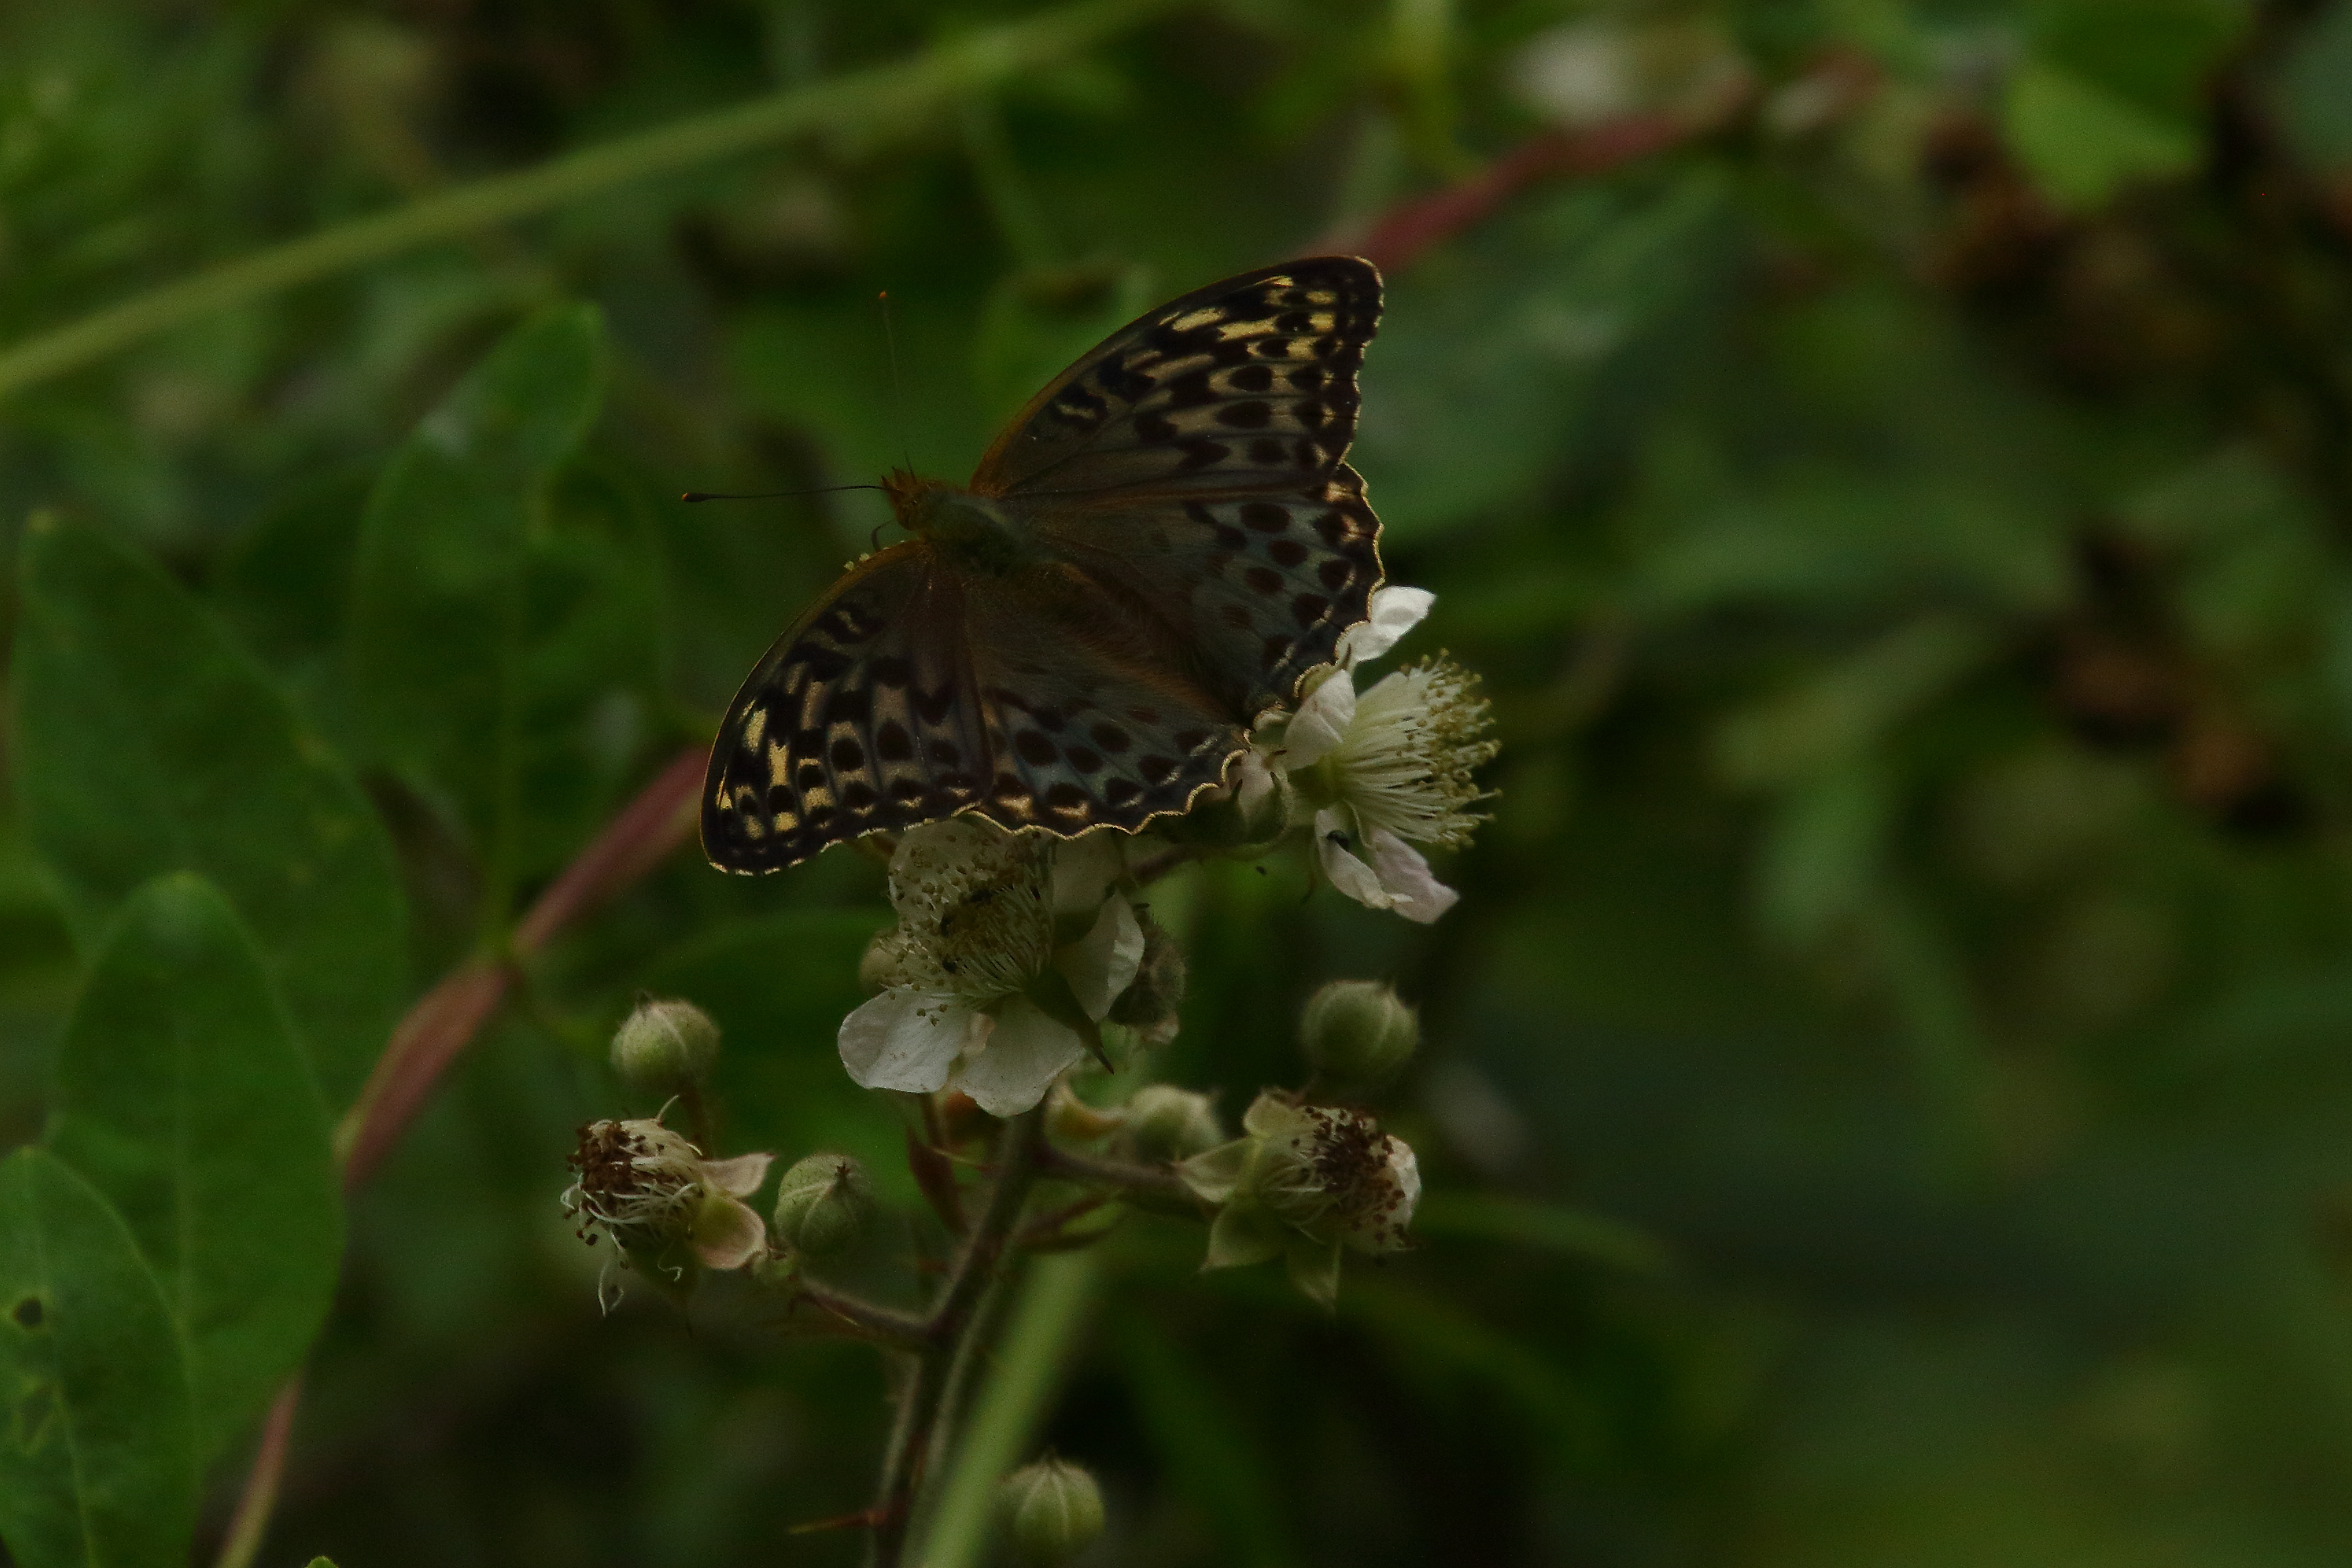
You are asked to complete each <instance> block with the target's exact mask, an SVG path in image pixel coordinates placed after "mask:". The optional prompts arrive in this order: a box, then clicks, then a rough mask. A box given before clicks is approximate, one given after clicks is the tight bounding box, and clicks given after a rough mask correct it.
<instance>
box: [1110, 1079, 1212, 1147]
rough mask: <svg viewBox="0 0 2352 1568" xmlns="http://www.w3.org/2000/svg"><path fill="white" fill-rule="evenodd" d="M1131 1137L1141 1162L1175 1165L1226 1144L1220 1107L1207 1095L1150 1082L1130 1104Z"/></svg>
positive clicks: (1129, 1134)
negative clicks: (1210, 1100)
mask: <svg viewBox="0 0 2352 1568" xmlns="http://www.w3.org/2000/svg"><path fill="white" fill-rule="evenodd" d="M1127 1137H1128V1142H1129V1144H1131V1145H1132V1146H1133V1147H1134V1150H1135V1154H1136V1158H1138V1159H1139V1160H1165V1161H1167V1162H1169V1163H1171V1164H1172V1163H1175V1162H1176V1161H1178V1160H1189V1159H1191V1158H1192V1156H1193V1155H1195V1154H1198V1153H1202V1152H1205V1151H1207V1150H1210V1149H1213V1148H1215V1147H1216V1146H1217V1145H1218V1144H1219V1143H1222V1142H1224V1138H1225V1130H1224V1129H1223V1128H1222V1127H1220V1126H1218V1125H1217V1111H1216V1108H1215V1107H1214V1106H1213V1105H1212V1104H1210V1102H1209V1097H1208V1096H1207V1095H1205V1094H1196V1093H1194V1092H1193V1091H1192V1090H1191V1089H1178V1088H1177V1087H1176V1086H1175V1085H1173V1084H1167V1083H1147V1084H1145V1085H1144V1086H1143V1087H1142V1088H1141V1089H1137V1090H1136V1091H1135V1098H1134V1099H1132V1100H1129V1101H1128V1102H1127Z"/></svg>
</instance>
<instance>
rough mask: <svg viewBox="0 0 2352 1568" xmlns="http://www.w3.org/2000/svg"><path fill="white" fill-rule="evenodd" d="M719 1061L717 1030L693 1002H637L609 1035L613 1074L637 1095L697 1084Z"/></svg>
mask: <svg viewBox="0 0 2352 1568" xmlns="http://www.w3.org/2000/svg"><path fill="white" fill-rule="evenodd" d="M718 1055H719V1026H718V1025H716V1024H714V1023H712V1022H711V1021H710V1015H709V1014H708V1013H705V1012H704V1011H703V1010H702V1009H701V1008H699V1007H698V1006H696V1005H694V1004H693V1003H691V1002H680V1001H677V1000H674V999H665V1000H662V1001H650V1002H641V1003H639V1004H638V1005H637V1010H636V1011H635V1012H634V1013H632V1014H630V1015H629V1016H627V1017H626V1018H625V1019H623V1020H622V1022H621V1026H620V1027H619V1028H618V1029H616V1030H614V1032H613V1071H614V1074H615V1075H617V1076H618V1077H619V1079H620V1080H621V1081H622V1082H623V1083H625V1084H626V1085H628V1086H629V1087H630V1088H631V1089H635V1090H636V1091H637V1092H638V1093H640V1094H668V1093H671V1092H672V1091H674V1090H676V1089H678V1088H680V1087H682V1086H683V1085H686V1084H689V1083H695V1082H698V1081H699V1080H700V1079H701V1078H702V1075H703V1074H704V1073H707V1072H709V1070H710V1064H711V1062H712V1061H713V1060H714V1059H715V1058H717V1057H718Z"/></svg>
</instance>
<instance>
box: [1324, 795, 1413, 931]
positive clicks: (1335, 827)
mask: <svg viewBox="0 0 2352 1568" xmlns="http://www.w3.org/2000/svg"><path fill="white" fill-rule="evenodd" d="M1346 843H1347V832H1346V829H1345V828H1344V827H1343V826H1341V818H1340V816H1339V813H1338V812H1336V811H1334V810H1332V809H1331V808H1330V807H1328V806H1326V807H1324V808H1323V809H1322V810H1321V811H1318V812H1317V813H1316V814H1315V854H1316V856H1317V858H1318V859H1319V860H1320V861H1321V862H1322V865H1323V875H1324V876H1326V877H1328V878H1329V879H1331V886H1333V887H1334V888H1336V889H1339V891H1340V892H1342V893H1345V894H1346V895H1347V896H1348V897H1349V898H1351V899H1353V900H1356V902H1358V903H1360V904H1361V905H1363V906H1364V907H1365V908H1366V909H1370V910H1385V909H1392V908H1394V907H1395V904H1396V900H1394V899H1392V898H1391V897H1390V896H1389V890H1388V889H1386V888H1383V887H1381V879H1380V876H1379V874H1378V873H1376V872H1375V871H1373V869H1372V868H1370V866H1367V865H1365V864H1364V863H1363V862H1362V861H1361V860H1359V859H1357V858H1356V857H1355V855H1354V854H1353V853H1351V852H1350V851H1349V850H1348V849H1347V848H1346V847H1344V846H1345V845H1346Z"/></svg>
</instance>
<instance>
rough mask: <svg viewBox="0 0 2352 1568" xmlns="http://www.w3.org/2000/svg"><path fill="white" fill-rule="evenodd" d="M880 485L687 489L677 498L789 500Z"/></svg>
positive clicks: (691, 500) (691, 502) (693, 500)
mask: <svg viewBox="0 0 2352 1568" xmlns="http://www.w3.org/2000/svg"><path fill="white" fill-rule="evenodd" d="M881 488H882V487H881V486H880V485H819V486H818V487H817V488H816V489H813V490H763V491H761V493H760V494H758V495H730V494H726V493H723V492H721V491H719V490H688V491H687V492H686V493H685V494H684V495H682V496H680V497H678V498H677V499H678V500H682V501H684V502H686V504H687V505H688V506H693V505H695V504H696V503H697V502H699V501H707V500H793V499H794V498H796V497H799V496H829V495H831V494H833V493H834V492H835V490H878V489H881Z"/></svg>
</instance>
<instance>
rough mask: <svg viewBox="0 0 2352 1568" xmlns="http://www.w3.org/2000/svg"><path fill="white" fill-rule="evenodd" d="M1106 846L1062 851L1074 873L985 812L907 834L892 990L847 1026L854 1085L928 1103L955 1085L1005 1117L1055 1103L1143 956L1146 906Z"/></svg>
mask: <svg viewBox="0 0 2352 1568" xmlns="http://www.w3.org/2000/svg"><path fill="white" fill-rule="evenodd" d="M1091 837H1092V836H1090V837H1089V838H1087V839H1079V840H1077V841H1076V842H1075V843H1074V844H1071V845H1069V846H1066V847H1063V848H1062V849H1061V851H1060V854H1061V856H1062V857H1064V858H1066V863H1065V864H1064V865H1062V866H1061V867H1059V868H1058V874H1057V868H1056V866H1055V858H1056V851H1055V847H1054V845H1053V844H1052V842H1051V841H1050V840H1047V839H1045V838H1043V837H1038V836H1034V835H1028V836H1024V835H1017V834H1012V833H1007V832H1005V831H1004V830H1003V829H1002V828H1000V827H997V826H994V825H992V824H990V823H986V822H982V821H978V820H976V819H974V818H971V817H969V816H959V817H950V818H949V819H948V820H946V821H944V822H934V823H927V824H925V825H924V826H920V827H918V828H915V829H914V830H913V831H911V832H909V833H908V835H907V836H906V837H904V838H902V839H900V840H899V842H898V853H897V854H896V855H894V856H893V857H892V858H891V860H890V903H891V906H892V907H893V908H894V909H896V910H898V929H897V930H895V931H890V932H887V933H886V934H885V935H884V937H883V938H881V939H880V941H879V942H878V943H877V951H878V953H879V958H878V962H877V968H878V972H879V978H880V979H881V980H882V983H883V986H884V989H883V991H882V994H880V995H878V996H877V997H875V998H874V999H873V1000H872V1001H870V1002H867V1003H866V1004H865V1005H863V1006H861V1007H859V1008H858V1009H857V1010H856V1012H854V1013H852V1014H850V1015H849V1016H848V1017H846V1018H845V1019H843V1020H842V1025H841V1061H842V1065H843V1066H844V1067H845V1068H848V1069H849V1076H850V1077H851V1078H853V1079H856V1081H857V1082H858V1083H860V1084H862V1085H864V1086H865V1087H866V1088H867V1089H902V1090H905V1091H907V1092H908V1093H914V1094H928V1093H931V1092H933V1091H934V1090H937V1089H945V1088H947V1087H948V1086H949V1085H950V1083H952V1084H954V1085H955V1087H957V1088H958V1089H961V1090H963V1092H964V1093H966V1094H968V1095H970V1096H971V1098H972V1100H973V1101H974V1102H975V1103H976V1104H978V1105H979V1106H980V1108H981V1109H982V1110H985V1111H988V1112H989V1113H990V1114H992V1115H995V1116H1011V1115H1013V1114H1015V1113H1016V1112H1019V1111H1024V1110H1028V1109H1029V1108H1030V1107H1032V1106H1034V1105H1035V1104H1036V1103H1037V1102H1038V1101H1039V1100H1042V1099H1044V1098H1045V1091H1046V1089H1049V1088H1051V1087H1052V1086H1053V1083H1054V1080H1055V1079H1057V1078H1059V1077H1060V1076H1061V1075H1062V1073H1063V1072H1064V1071H1066V1069H1067V1068H1070V1067H1071V1066H1072V1065H1073V1064H1074V1063H1076V1061H1077V1059H1078V1058H1080V1057H1082V1056H1084V1055H1086V1053H1087V1050H1088V1048H1089V1047H1094V1046H1096V1045H1097V1043H1098V1041H1099V1036H1098V1034H1097V1031H1096V1026H1097V1024H1099V1023H1100V1021H1101V1020H1102V1018H1103V1016H1105V1015H1106V1014H1108V1012H1109V1011H1110V1007H1111V1004H1112V1003H1113V1002H1115V1001H1117V1000H1118V995H1119V994H1120V993H1121V992H1123V991H1125V990H1126V989H1127V987H1128V984H1129V982H1131V981H1132V980H1134V978H1135V973H1136V969H1137V967H1138V965H1139V964H1140V963H1141V962H1142V959H1143V929H1142V927H1141V926H1140V925H1139V923H1138V922H1137V921H1136V918H1135V911H1134V910H1132V909H1130V908H1129V905H1128V902H1127V900H1126V899H1125V898H1124V897H1122V896H1121V895H1120V894H1118V893H1117V892H1115V891H1109V890H1108V884H1109V881H1110V879H1111V878H1113V877H1115V876H1117V875H1118V866H1117V861H1116V855H1115V853H1112V854H1109V855H1106V854H1105V852H1104V847H1103V846H1100V845H1096V844H1093V843H1091V842H1090V838H1091ZM1115 848H1116V847H1115V846H1114V847H1112V849H1113V850H1114V851H1115ZM1057 909H1058V910H1060V911H1061V918H1060V919H1059V920H1057V919H1056V911H1057Z"/></svg>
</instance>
